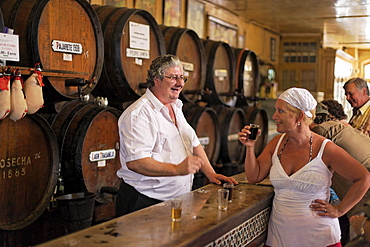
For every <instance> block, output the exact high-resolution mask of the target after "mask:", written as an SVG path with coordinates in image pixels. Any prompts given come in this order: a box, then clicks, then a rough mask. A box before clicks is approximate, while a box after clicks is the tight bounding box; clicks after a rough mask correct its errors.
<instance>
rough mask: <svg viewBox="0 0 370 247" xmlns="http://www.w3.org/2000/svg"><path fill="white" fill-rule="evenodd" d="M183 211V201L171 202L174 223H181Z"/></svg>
mask: <svg viewBox="0 0 370 247" xmlns="http://www.w3.org/2000/svg"><path fill="white" fill-rule="evenodd" d="M181 211H182V200H181V199H172V200H171V215H172V221H181Z"/></svg>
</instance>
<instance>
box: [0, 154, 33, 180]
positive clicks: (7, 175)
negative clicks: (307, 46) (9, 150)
mask: <svg viewBox="0 0 370 247" xmlns="http://www.w3.org/2000/svg"><path fill="white" fill-rule="evenodd" d="M36 158H37V157H35V159H36ZM31 163H32V162H31V157H30V156H22V157H12V158H6V159H0V169H1V178H2V179H12V178H18V177H20V176H25V175H26V166H28V165H31Z"/></svg>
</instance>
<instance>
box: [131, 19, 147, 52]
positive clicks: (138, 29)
mask: <svg viewBox="0 0 370 247" xmlns="http://www.w3.org/2000/svg"><path fill="white" fill-rule="evenodd" d="M129 25H130V48H136V49H140V50H147V51H148V50H150V27H149V25H144V24H140V23H136V22H133V21H130V22H129Z"/></svg>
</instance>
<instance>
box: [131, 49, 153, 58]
mask: <svg viewBox="0 0 370 247" xmlns="http://www.w3.org/2000/svg"><path fill="white" fill-rule="evenodd" d="M126 56H127V57H136V58H145V59H149V57H150V56H149V51H143V50H137V49H130V48H126Z"/></svg>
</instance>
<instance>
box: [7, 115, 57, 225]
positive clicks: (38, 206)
mask: <svg viewBox="0 0 370 247" xmlns="http://www.w3.org/2000/svg"><path fill="white" fill-rule="evenodd" d="M0 136H1V148H0V172H1V175H0V176H1V177H0V190H1V192H0V201H1V203H0V229H3V230H18V229H22V228H24V227H26V226H28V225H30V224H31V223H32V222H34V221H35V220H36V219H37V218H38V217H39V216H40V215H41V214H42V213H43V212H44V210H45V209H46V208H47V206H48V205H49V203H50V199H51V198H52V196H53V192H54V189H55V186H56V183H57V178H58V168H59V167H58V165H59V148H58V143H57V139H56V137H55V134H54V132H53V130H52V129H51V127H50V125H49V124H48V123H47V122H46V120H45V119H43V118H42V117H41V116H39V115H36V114H34V115H27V116H25V117H24V118H22V119H21V120H18V121H17V122H14V121H12V120H10V119H8V118H6V119H4V120H1V121H0Z"/></svg>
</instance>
